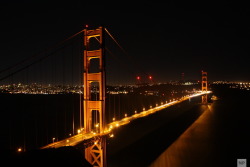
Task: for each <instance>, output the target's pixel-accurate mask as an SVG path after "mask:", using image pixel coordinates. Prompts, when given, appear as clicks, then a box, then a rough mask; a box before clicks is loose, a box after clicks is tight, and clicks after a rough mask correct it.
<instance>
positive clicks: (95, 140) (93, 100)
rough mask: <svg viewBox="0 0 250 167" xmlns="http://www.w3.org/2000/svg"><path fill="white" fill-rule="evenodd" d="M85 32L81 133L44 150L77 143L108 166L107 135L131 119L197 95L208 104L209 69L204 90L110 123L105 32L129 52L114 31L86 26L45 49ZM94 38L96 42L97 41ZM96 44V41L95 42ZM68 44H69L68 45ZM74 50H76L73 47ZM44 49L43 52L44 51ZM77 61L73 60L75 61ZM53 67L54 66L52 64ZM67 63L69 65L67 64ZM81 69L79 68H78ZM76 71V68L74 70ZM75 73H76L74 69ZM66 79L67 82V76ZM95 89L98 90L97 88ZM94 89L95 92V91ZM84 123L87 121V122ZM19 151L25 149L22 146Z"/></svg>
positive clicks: (96, 161) (92, 160) (102, 165)
mask: <svg viewBox="0 0 250 167" xmlns="http://www.w3.org/2000/svg"><path fill="white" fill-rule="evenodd" d="M82 33H84V35H83V42H84V43H83V45H84V51H83V52H84V53H83V59H82V61H83V69H80V70H81V71H82V78H83V85H84V88H82V89H83V91H82V92H83V97H82V98H80V103H81V104H80V105H82V106H83V110H82V111H80V115H79V117H81V118H80V120H82V121H80V128H79V129H78V132H77V133H78V134H76V135H71V136H70V137H68V138H65V139H62V140H59V141H55V138H53V139H52V142H51V143H50V144H47V145H45V146H42V147H41V149H47V148H58V147H63V146H77V145H84V152H85V158H86V160H87V161H88V162H89V163H90V164H91V165H93V166H100V167H105V166H107V162H106V137H107V136H108V137H111V138H112V137H113V136H114V134H113V133H112V131H113V130H114V129H117V128H119V127H120V126H122V125H126V124H128V123H130V122H131V121H134V120H136V119H138V118H142V117H146V116H148V115H150V114H154V113H156V112H158V111H161V110H163V109H165V108H167V107H170V106H172V105H176V104H178V103H181V102H183V101H186V100H188V99H191V98H193V97H196V96H202V103H203V104H207V100H208V98H207V94H208V93H210V91H208V80H207V72H205V71H202V75H201V76H202V77H201V89H200V90H196V91H195V92H193V93H192V94H189V95H185V96H182V97H180V98H178V99H177V98H176V99H172V100H168V101H164V102H161V103H160V104H157V105H156V106H154V107H153V106H150V107H149V108H147V109H146V108H143V109H142V110H141V111H139V110H138V111H134V113H133V114H131V115H127V114H124V117H123V118H120V119H116V118H115V117H113V119H112V121H111V122H107V120H106V112H107V107H106V99H107V96H106V90H107V88H106V57H105V52H106V51H107V52H109V53H110V54H111V55H112V56H114V54H113V53H112V52H111V51H110V50H109V49H108V48H107V47H106V46H105V42H104V41H105V39H104V34H105V33H106V34H108V35H109V36H110V37H111V39H112V40H113V41H114V42H115V43H116V44H117V45H118V46H119V48H120V49H121V50H122V52H124V53H125V54H126V55H127V53H126V51H125V50H124V49H123V47H122V46H121V45H120V44H119V43H118V41H117V40H116V39H115V38H114V37H113V36H112V35H111V33H110V32H109V31H108V30H107V29H106V28H104V27H99V28H97V29H88V27H87V26H86V28H85V29H83V30H82V31H80V32H78V33H76V34H74V35H72V36H71V37H69V38H67V39H66V40H63V41H62V42H60V43H59V44H57V45H55V46H52V47H50V48H48V49H46V50H45V51H43V52H47V51H48V50H51V49H52V48H53V49H54V48H56V51H57V50H58V48H59V46H60V45H63V44H65V43H66V42H68V41H69V40H72V39H74V38H75V37H77V36H78V35H79V34H82ZM93 39H94V40H95V42H97V43H95V42H93ZM93 43H94V44H93ZM64 47H66V46H64ZM72 50H73V49H72ZM43 52H42V53H43ZM54 53H55V51H52V52H51V53H50V54H49V55H47V56H43V57H39V56H40V54H37V55H33V56H32V57H29V58H27V59H25V60H23V61H22V62H19V63H17V64H14V65H13V66H10V67H8V68H6V69H4V70H2V71H1V73H5V72H6V71H10V70H12V69H15V68H16V67H17V66H20V65H24V66H22V67H21V68H19V69H17V70H16V69H15V71H13V72H11V73H8V74H7V75H4V76H2V77H1V79H0V80H1V81H2V80H6V79H8V78H11V77H13V76H14V75H16V74H18V73H20V72H22V71H24V70H26V69H28V68H30V67H32V66H33V65H34V64H37V63H39V62H41V61H43V60H45V59H47V58H48V57H50V56H51V55H53V54H54ZM34 59H35V61H33V62H32V63H30V64H26V65H25V63H27V62H29V61H30V60H34ZM71 63H73V61H72V62H71ZM52 66H53V65H52ZM63 66H65V65H63ZM78 70H79V69H78ZM72 71H73V70H72ZM72 73H73V72H72ZM63 77H64V78H63V80H64V81H65V80H66V79H65V76H63ZM136 79H137V80H140V77H139V76H137V78H136ZM149 80H150V82H152V76H151V75H149ZM94 90H95V91H94ZM93 91H94V93H93ZM83 123H84V124H83ZM18 151H22V149H21V148H19V149H18Z"/></svg>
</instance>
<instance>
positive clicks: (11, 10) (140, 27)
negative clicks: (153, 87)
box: [0, 0, 250, 83]
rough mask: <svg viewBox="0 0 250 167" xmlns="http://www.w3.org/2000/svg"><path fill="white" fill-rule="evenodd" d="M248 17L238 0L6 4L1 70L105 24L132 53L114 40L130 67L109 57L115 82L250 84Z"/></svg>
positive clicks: (0, 9) (1, 7) (1, 8)
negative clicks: (203, 78)
mask: <svg viewBox="0 0 250 167" xmlns="http://www.w3.org/2000/svg"><path fill="white" fill-rule="evenodd" d="M249 16H250V15H249V9H248V5H247V4H244V3H239V2H237V3H236V4H235V2H233V1H232V2H230V1H228V2H226V1H221V2H216V1H215V2H212V1H207V2H206V3H205V2H189V1H187V2H186V3H181V2H164V1H162V2H157V3H156V2H153V1H152V2H146V1H145V2H143V3H135V2H127V1H126V2H125V1H124V2H122V1H119V2H118V1H113V3H96V4H95V3H94V2H93V1H91V2H88V1H80V0H78V1H76V0H71V1H68V3H66V2H59V1H54V2H53V3H51V2H50V1H40V2H31V1H28V0H26V1H22V2H21V1H17V0H16V1H11V0H10V1H8V2H7V1H6V2H2V1H1V3H0V20H1V28H0V30H1V31H0V33H1V38H0V39H1V46H0V56H1V61H0V70H2V69H5V68H7V67H9V66H11V65H12V64H15V63H17V62H19V61H21V60H23V59H25V58H27V57H29V56H32V55H33V54H35V53H37V52H40V51H42V50H43V49H45V48H46V47H49V46H51V45H53V44H55V43H57V42H60V41H61V40H64V39H65V38H67V37H69V36H71V35H73V34H75V33H77V32H79V31H80V30H82V29H83V28H84V26H85V25H86V24H88V25H89V27H90V28H97V27H98V26H101V25H103V26H105V27H106V28H107V29H108V30H109V31H110V32H111V33H112V34H113V36H114V37H115V38H116V39H117V40H118V42H119V43H120V44H121V46H122V47H123V48H124V49H125V51H126V53H127V55H126V54H124V53H123V52H122V51H121V50H120V51H119V49H117V46H115V44H114V43H111V42H110V43H107V47H109V48H111V50H112V48H115V47H116V50H115V49H114V54H115V55H116V56H117V57H118V59H120V60H119V61H120V63H121V62H123V63H122V64H119V63H114V62H113V60H111V61H109V59H107V66H108V67H107V69H108V71H107V72H109V73H110V76H109V81H110V82H113V81H114V82H115V80H119V81H120V82H128V83H133V82H135V81H134V80H135V78H136V76H137V75H142V74H145V75H152V76H153V77H154V79H155V81H157V82H164V81H170V80H179V79H180V78H181V73H182V72H184V73H185V79H200V75H201V73H200V72H201V70H205V71H207V72H208V77H209V79H210V80H213V81H215V80H229V81H249V80H250V75H249V72H250V68H249V60H248V59H249V34H250V27H249V25H250V24H249ZM107 56H108V55H107ZM110 62H112V63H110ZM117 66H118V67H119V68H120V69H122V70H121V71H123V73H122V72H121V73H120V74H118V72H119V70H115V69H116V68H117ZM107 75H108V74H107ZM121 75H122V79H121ZM117 76H120V79H119V78H117ZM118 83H119V82H118Z"/></svg>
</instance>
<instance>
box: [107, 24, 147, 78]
mask: <svg viewBox="0 0 250 167" xmlns="http://www.w3.org/2000/svg"><path fill="white" fill-rule="evenodd" d="M105 31H106V32H107V34H108V35H109V36H110V37H111V39H112V40H113V41H114V42H115V43H116V44H117V46H118V47H119V48H120V49H121V50H122V52H123V53H124V54H125V55H126V56H127V58H129V59H130V62H131V64H130V65H128V67H129V68H131V65H132V66H134V68H135V69H138V67H139V66H140V65H141V62H140V63H136V61H135V59H133V57H132V56H130V55H129V54H128V53H127V52H126V51H125V49H124V48H123V47H122V46H121V45H120V44H119V42H118V41H117V40H116V39H115V38H114V36H113V35H112V34H111V33H110V32H109V31H108V29H107V28H105ZM122 64H123V65H124V63H122ZM129 68H128V69H129ZM140 70H141V71H142V73H144V74H145V75H147V73H146V72H145V71H144V70H142V68H141V66H140Z"/></svg>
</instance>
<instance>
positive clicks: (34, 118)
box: [0, 86, 250, 167]
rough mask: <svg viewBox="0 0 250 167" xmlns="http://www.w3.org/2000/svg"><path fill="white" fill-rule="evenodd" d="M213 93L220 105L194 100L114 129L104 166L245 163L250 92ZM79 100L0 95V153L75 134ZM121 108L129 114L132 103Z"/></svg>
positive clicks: (219, 90) (220, 89) (249, 137)
mask: <svg viewBox="0 0 250 167" xmlns="http://www.w3.org/2000/svg"><path fill="white" fill-rule="evenodd" d="M213 91H214V93H213V94H215V95H216V96H218V97H219V100H218V101H215V102H214V103H212V104H211V105H210V106H208V105H201V104H200V101H201V98H200V97H197V98H193V99H192V100H190V101H185V102H183V103H180V104H178V105H175V106H172V107H170V108H168V109H165V110H162V111H161V112H158V113H156V114H153V115H150V116H148V117H145V118H141V119H138V120H135V121H133V122H131V123H130V124H128V125H126V126H122V127H120V128H119V129H117V130H115V131H114V135H115V137H114V138H109V139H108V142H107V158H108V166H109V167H122V166H131V167H132V166H137V167H138V166H142V167H143V166H150V167H155V166H163V167H164V166H171V167H172V166H174V167H179V166H181V167H185V166H187V167H189V166H192V167H193V166H197V167H198V166H207V167H209V166H213V167H214V166H218V167H219V166H220V167H221V166H225V167H226V166H237V164H236V162H237V159H240V158H242V159H249V157H250V153H249V148H250V143H249V141H250V135H249V130H250V128H249V127H250V113H249V112H250V110H249V109H248V107H249V106H248V102H249V99H250V91H246V90H237V89H228V88H224V87H218V86H217V87H214V88H213ZM111 98H113V99H115V97H111ZM111 98H110V99H111ZM119 98H120V100H121V101H126V103H127V104H129V103H131V102H132V101H134V102H136V100H135V99H136V98H137V97H133V98H129V97H127V96H120V97H118V96H116V99H115V100H116V102H119ZM151 98H152V99H151V100H152V101H154V103H159V102H160V101H159V99H157V98H153V97H151ZM79 100H80V99H79V95H49V96H48V95H21V94H19V95H14V96H13V95H9V94H5V95H0V101H1V110H0V113H1V123H0V132H1V138H0V142H1V144H2V145H1V150H6V149H7V150H9V149H12V150H16V149H17V148H18V147H23V148H26V149H27V150H30V149H32V148H37V147H40V146H43V145H46V144H47V143H51V142H52V138H53V137H56V139H62V138H65V137H68V136H69V134H70V133H71V134H73V132H75V133H76V130H77V129H78V128H79V126H80V125H79V122H80V120H79V117H80V113H79V107H80V106H79ZM145 100H146V99H145ZM142 101H143V100H142ZM112 104H113V103H110V104H107V106H109V108H110V111H111V108H115V109H114V110H115V111H112V114H111V115H112V116H113V115H114V113H116V114H117V115H119V108H117V107H116V105H115V106H114V105H112ZM123 105H125V106H126V107H127V108H126V109H127V111H128V110H129V108H130V107H131V106H133V105H135V104H133V105H130V106H128V105H126V104H123ZM146 105H147V106H149V105H151V104H149V103H148V104H146ZM118 106H119V105H118ZM134 107H135V108H136V107H137V108H140V107H143V105H142V103H140V104H139V105H135V106H134ZM121 110H122V108H121ZM124 112H126V110H123V111H120V114H121V115H122V114H124ZM132 112H133V110H132V111H131V113H128V114H132ZM109 114H110V113H109ZM111 118H112V117H109V118H108V119H111ZM73 122H74V126H73Z"/></svg>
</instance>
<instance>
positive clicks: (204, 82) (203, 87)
mask: <svg viewBox="0 0 250 167" xmlns="http://www.w3.org/2000/svg"><path fill="white" fill-rule="evenodd" d="M201 91H203V92H207V91H208V84H207V72H205V71H201ZM202 103H203V104H207V94H205V95H203V96H202Z"/></svg>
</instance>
